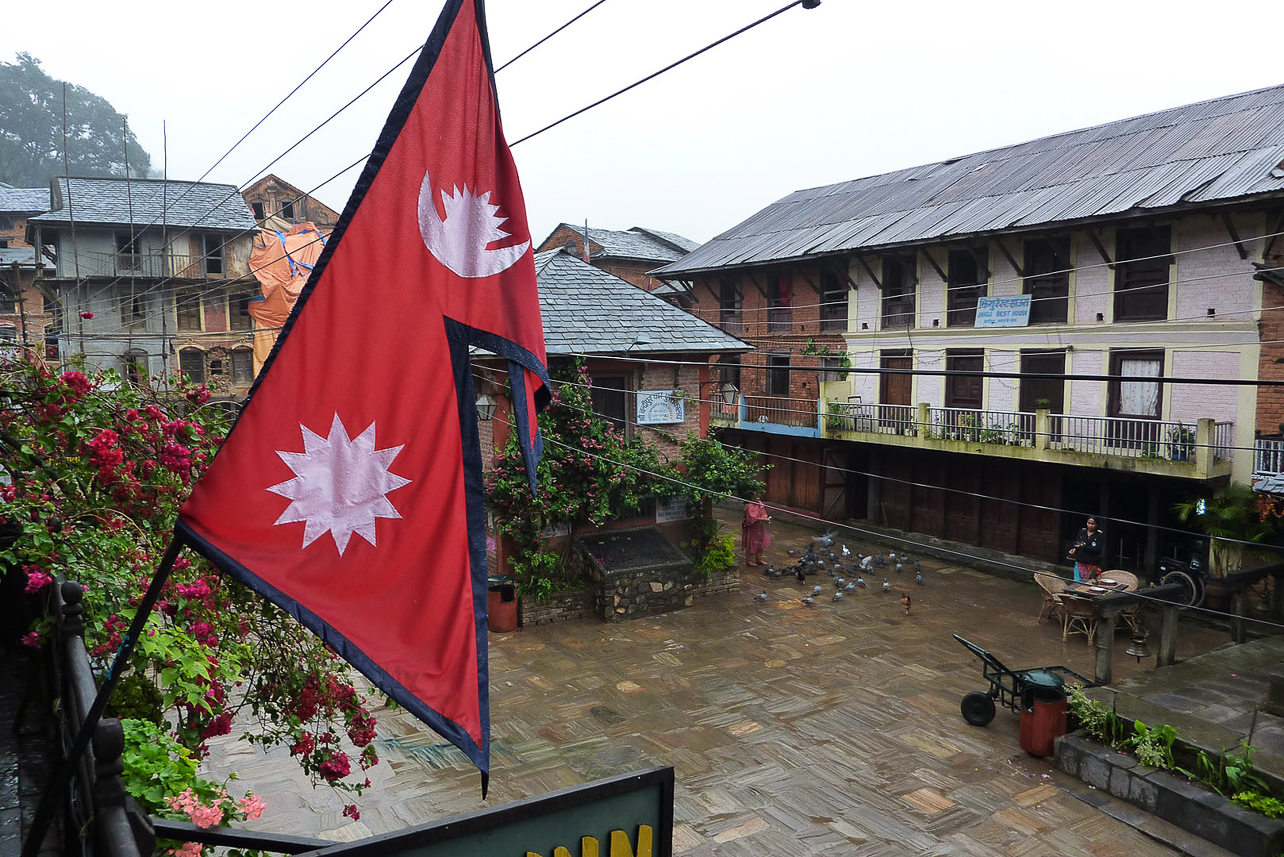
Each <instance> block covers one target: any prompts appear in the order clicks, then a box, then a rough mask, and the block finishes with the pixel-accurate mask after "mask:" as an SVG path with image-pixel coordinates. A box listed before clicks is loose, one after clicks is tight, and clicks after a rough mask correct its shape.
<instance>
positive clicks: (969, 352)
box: [944, 348, 985, 411]
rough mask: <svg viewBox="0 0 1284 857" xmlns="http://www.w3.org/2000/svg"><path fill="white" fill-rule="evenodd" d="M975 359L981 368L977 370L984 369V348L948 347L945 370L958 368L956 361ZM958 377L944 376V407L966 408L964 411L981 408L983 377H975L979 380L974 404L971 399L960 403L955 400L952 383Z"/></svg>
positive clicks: (983, 400)
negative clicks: (979, 362)
mask: <svg viewBox="0 0 1284 857" xmlns="http://www.w3.org/2000/svg"><path fill="white" fill-rule="evenodd" d="M977 359H979V360H980V361H981V368H980V370H979V371H981V372H984V371H985V349H983V348H950V349H948V350H946V352H945V371H947V372H949V371H954V370H957V369H959V368H960V367H959V366H958V365H957V361H960V360H977ZM958 377H959V376H956V375H946V376H945V391H944V402H945V407H947V408H958V409H960V410H966V411H980V410H983V409H984V407H985V378H984V377H980V378H978V379H976V380H977V381H978V382H979V383H978V384H977V390H978V394H977V398H976V404H972V403H971V401H968V402H965V403H960V402H958V401H956V400H955V398H954V397H955V389H954V383H955V380H956V379H957V378H958Z"/></svg>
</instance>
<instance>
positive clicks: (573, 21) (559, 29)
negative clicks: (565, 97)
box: [389, 0, 606, 74]
mask: <svg viewBox="0 0 1284 857" xmlns="http://www.w3.org/2000/svg"><path fill="white" fill-rule="evenodd" d="M389 2H391V0H389ZM605 2H606V0H597V2H596V3H594V4H593V5H592V6H590V7H588V8H587V9H585V10H584V11H583V12H581V13H579V14H578V15H576V16H575V17H574V18H572V19H571V20H569V21H567V22H566V23H565V24H563V25H562V26H560V27H558V28H557V29H556V30H554V31H553V32H551V33H549V34H548V35H547V36H545V37H544V38H542V39H540V40H539V41H538V42H536V43H535V44H533V45H531V46H530V47H529V48H527V49H526V50H524V51H522V52H521V53H520V54H518V55H517V56H515V57H513V58H512V59H510V60H509V61H508V62H506V63H504V64H503V65H501V66H500V67H499V68H497V69H495V74H499V73H500V72H501V71H503V70H504V69H506V68H508V67H509V66H510V65H512V64H513V63H515V62H517V61H518V60H519V59H521V58H522V57H524V56H526V55H527V54H528V53H530V52H531V51H533V50H535V49H536V48H538V47H539V46H540V45H542V44H544V43H545V42H547V41H548V40H549V39H551V38H553V37H554V36H556V35H557V34H558V33H560V32H562V30H565V29H566V28H567V27H569V26H571V24H574V23H575V22H576V21H578V20H579V19H580V18H583V17H584V16H585V15H587V14H588V13H589V12H592V11H593V10H594V9H596V8H597V7H598V6H601V5H602V4H603V3H605Z"/></svg>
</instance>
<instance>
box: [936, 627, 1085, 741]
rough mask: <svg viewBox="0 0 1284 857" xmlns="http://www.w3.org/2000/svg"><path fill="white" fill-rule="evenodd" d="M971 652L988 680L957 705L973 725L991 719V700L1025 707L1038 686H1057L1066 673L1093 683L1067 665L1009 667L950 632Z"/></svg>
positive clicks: (1014, 708)
mask: <svg viewBox="0 0 1284 857" xmlns="http://www.w3.org/2000/svg"><path fill="white" fill-rule="evenodd" d="M954 639H956V640H958V641H959V642H960V643H962V644H963V646H964V647H965V648H967V649H969V650H970V651H971V652H972V654H974V655H976V656H977V657H978V658H980V659H981V677H982V678H983V679H985V680H986V681H988V682H989V683H990V689H989V690H974V691H972V692H971V693H968V694H965V695H964V696H963V703H962V705H960V706H959V708H960V709H961V710H962V712H963V719H964V720H966V721H967V722H968V723H970V724H971V725H973V726H985V725H987V724H989V722H990V721H991V720H993V719H994V712H995V710H996V708H995V703H996V702H997V703H999V704H1000V705H1002V706H1003V707H1004V708H1008V709H1011V710H1012V711H1014V712H1015V711H1019V710H1020V708H1019V706H1022V705H1024V706H1025V707H1029V701H1030V700H1029V697H1030V696H1031V695H1035V694H1037V693H1038V692H1039V691H1041V690H1046V689H1049V688H1057V689H1059V688H1060V687H1061V686H1062V685H1064V684H1065V680H1066V677H1067V676H1069V677H1071V678H1074V679H1076V680H1078V681H1079V682H1080V684H1082V685H1083V686H1084V687H1095V686H1096V685H1095V683H1094V682H1091V681H1089V680H1088V679H1086V678H1084V677H1083V676H1081V675H1079V674H1078V673H1077V672H1075V671H1074V670H1072V669H1070V668H1069V667H1063V666H1053V667H1032V668H1030V669H1028V670H1012V669H1008V668H1007V667H1006V666H1004V664H1003V662H1002V661H1000V660H999V659H998V658H996V657H995V656H994V655H992V654H990V653H989V652H987V651H986V650H985V649H983V648H981V647H980V646H978V645H976V644H975V643H971V642H969V641H967V640H965V639H963V638H962V637H960V636H959V635H958V634H955V635H954Z"/></svg>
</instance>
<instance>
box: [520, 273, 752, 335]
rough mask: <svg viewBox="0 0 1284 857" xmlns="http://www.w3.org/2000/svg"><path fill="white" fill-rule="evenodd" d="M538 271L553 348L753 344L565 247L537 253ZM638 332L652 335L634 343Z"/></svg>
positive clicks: (542, 309)
mask: <svg viewBox="0 0 1284 857" xmlns="http://www.w3.org/2000/svg"><path fill="white" fill-rule="evenodd" d="M535 273H536V276H537V278H538V280H539V308H540V312H541V313H542V314H543V316H544V344H545V348H546V349H547V351H548V353H549V354H607V353H620V354H623V353H631V354H639V353H656V352H675V351H704V352H715V353H721V352H731V353H735V352H741V351H748V350H750V348H751V346H749V345H747V344H745V343H744V342H741V341H740V340H739V339H736V338H735V337H734V336H729V335H728V334H726V333H723V332H722V331H721V330H719V329H718V328H716V327H714V326H713V325H711V324H709V323H708V322H705V321H702V320H701V319H699V318H696V317H695V316H694V315H692V314H691V313H689V312H684V311H683V310H680V309H678V308H677V307H675V306H673V305H671V304H668V303H666V302H665V301H663V300H661V299H660V298H658V297H656V296H655V295H653V294H651V293H649V292H647V291H646V290H644V289H639V288H638V287H637V286H635V285H633V284H632V283H628V282H625V281H624V280H621V279H620V278H619V277H615V276H612V275H611V274H608V273H606V272H605V271H603V270H600V269H598V268H595V267H593V266H592V265H587V264H585V263H584V261H583V260H582V259H580V258H578V257H576V256H573V255H571V254H569V253H566V252H565V251H563V250H561V249H558V250H548V251H545V252H543V253H537V254H536V255H535ZM639 338H641V339H645V340H648V341H647V342H640V343H637V344H636V345H634V343H635V342H637V340H638V339H639ZM630 346H632V347H631V348H630Z"/></svg>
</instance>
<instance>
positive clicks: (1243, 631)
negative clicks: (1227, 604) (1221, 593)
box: [1230, 586, 1248, 643]
mask: <svg viewBox="0 0 1284 857" xmlns="http://www.w3.org/2000/svg"><path fill="white" fill-rule="evenodd" d="M1231 612H1232V613H1234V614H1235V617H1236V618H1234V619H1232V620H1231V621H1230V634H1231V642H1232V643H1243V642H1244V641H1246V640H1247V639H1248V623H1247V622H1245V621H1244V617H1245V616H1247V615H1248V587H1246V586H1240V587H1239V588H1237V589H1236V590H1235V593H1234V594H1233V595H1231Z"/></svg>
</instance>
